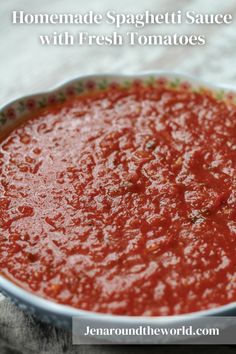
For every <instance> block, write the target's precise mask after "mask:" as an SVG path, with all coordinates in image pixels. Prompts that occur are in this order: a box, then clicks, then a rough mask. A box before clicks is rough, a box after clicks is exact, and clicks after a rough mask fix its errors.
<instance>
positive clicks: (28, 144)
mask: <svg viewBox="0 0 236 354" xmlns="http://www.w3.org/2000/svg"><path fill="white" fill-rule="evenodd" d="M0 173H1V182H0V229H1V233H0V269H1V273H2V274H3V275H4V276H6V277H8V278H10V279H12V280H13V281H14V282H16V283H18V284H20V286H22V287H23V288H25V289H28V290H30V291H32V292H33V293H35V294H37V295H39V296H42V297H45V298H48V299H51V300H54V301H56V302H59V303H62V304H68V305H71V306H74V307H77V308H81V309H86V310H93V311H98V312H105V313H113V314H127V315H172V314H180V313H187V312H192V311H197V310H203V309H209V308H213V307H216V306H219V305H222V304H226V303H229V302H231V301H235V300H236V257H235V249H236V108H235V107H234V106H233V105H230V104H226V103H224V102H223V101H217V100H216V99H215V98H213V97H212V96H211V95H210V94H207V93H193V92H189V91H184V90H182V91H181V89H177V90H173V89H167V88H164V87H163V88H161V87H160V88H155V89H154V88H150V87H146V88H144V87H132V88H130V89H122V88H118V87H117V88H114V89H107V90H105V91H103V92H94V93H89V94H85V95H83V96H80V97H72V98H70V99H69V100H68V101H67V102H65V103H57V104H54V105H52V106H51V107H49V108H42V109H38V110H36V112H35V113H33V114H32V116H31V119H29V120H28V121H27V122H25V123H24V124H22V125H21V126H19V127H18V128H16V129H15V130H14V131H12V132H11V133H10V134H9V135H8V136H7V138H5V139H4V140H3V141H2V142H1V144H0Z"/></svg>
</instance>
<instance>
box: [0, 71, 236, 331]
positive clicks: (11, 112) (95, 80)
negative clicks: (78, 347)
mask: <svg viewBox="0 0 236 354" xmlns="http://www.w3.org/2000/svg"><path fill="white" fill-rule="evenodd" d="M140 81H142V82H143V83H144V84H146V85H167V86H169V87H173V88H179V87H181V89H183V90H188V91H192V90H194V91H196V90H198V91H203V90H205V91H208V92H209V91H210V92H211V93H212V94H213V95H214V96H215V97H216V98H217V99H218V100H224V101H227V102H231V103H236V90H235V91H234V89H233V87H230V86H219V85H213V84H210V83H207V82H203V81H200V80H198V79H195V78H192V77H190V76H187V75H183V74H178V73H168V72H151V73H150V72H148V73H141V74H137V75H115V74H106V75H89V76H82V77H78V78H76V79H73V80H70V81H67V82H65V83H62V84H61V85H59V86H57V87H56V88H54V89H52V90H50V91H46V92H43V93H39V94H34V95H30V96H27V97H21V98H17V99H15V100H14V101H12V102H10V103H8V104H6V105H4V106H3V107H2V108H1V109H0V135H4V134H6V133H7V132H8V131H9V130H10V129H12V128H13V127H14V126H15V125H16V124H19V123H20V122H21V121H22V120H23V119H25V117H27V115H28V114H29V113H30V112H31V111H33V110H34V109H35V108H37V107H46V106H47V105H50V104H52V103H53V102H57V101H60V102H63V101H65V100H66V99H67V98H68V97H71V96H72V95H80V94H82V93H84V92H87V91H92V90H94V89H99V90H104V89H106V88H107V87H109V86H114V85H117V84H118V85H123V86H126V87H129V85H131V84H137V85H138V84H139V83H140ZM0 290H1V292H2V293H3V294H4V295H5V296H7V297H9V298H10V299H11V300H12V301H13V303H15V304H16V305H17V306H18V307H19V308H20V309H22V310H24V311H27V312H30V313H31V314H33V315H36V316H37V317H38V318H40V319H41V320H42V321H44V322H47V323H51V324H53V325H56V326H58V327H63V328H66V329H68V330H70V329H71V326H72V319H73V318H74V317H79V318H80V317H81V318H84V317H86V318H89V319H91V320H92V321H93V322H94V323H97V324H100V325H103V326H106V325H109V326H112V325H125V326H132V325H137V324H139V325H155V326H163V325H171V324H176V323H182V322H183V321H184V322H185V323H191V322H192V321H194V320H196V319H198V318H202V317H206V316H233V315H235V314H236V302H233V303H229V304H227V305H224V306H220V307H217V308H213V309H209V310H203V311H198V312H194V313H188V314H183V315H178V316H175V315H173V316H162V317H146V316H138V317H133V316H117V315H108V314H102V313H94V312H91V311H84V310H80V309H77V308H73V307H70V306H66V305H61V304H59V303H55V302H52V301H49V300H46V299H44V298H41V297H39V296H36V295H34V294H33V293H31V292H29V291H26V290H24V289H23V288H21V287H19V286H18V285H16V284H14V283H13V282H11V281H10V280H8V279H6V278H5V277H4V276H2V275H0Z"/></svg>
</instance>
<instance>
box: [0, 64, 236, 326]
mask: <svg viewBox="0 0 236 354" xmlns="http://www.w3.org/2000/svg"><path fill="white" fill-rule="evenodd" d="M150 76H153V77H155V78H158V77H159V78H160V77H164V78H167V79H168V78H179V79H180V80H181V81H187V82H190V83H193V84H197V85H202V86H204V87H206V88H209V89H210V90H212V91H215V90H218V89H221V90H225V91H230V92H231V91H232V92H234V93H236V87H234V86H233V85H224V84H221V83H220V84H212V83H210V82H209V81H206V80H202V79H198V78H195V77H194V76H192V75H188V74H183V73H181V72H177V71H163V70H153V71H152V70H151V71H149V70H148V71H141V72H137V73H131V74H126V73H122V74H117V73H104V74H89V75H79V76H77V77H73V78H69V79H67V80H63V81H61V82H60V83H59V84H56V85H54V86H52V88H50V89H48V90H45V91H41V92H36V93H34V94H32V95H30V94H29V95H25V96H19V97H16V98H14V99H11V100H10V101H8V102H7V103H5V104H3V105H1V107H0V112H2V111H3V110H5V109H6V108H8V107H9V106H11V105H13V104H15V103H17V102H18V101H19V100H27V99H30V98H37V97H40V96H42V95H49V94H52V93H53V92H56V91H58V90H61V89H63V88H65V87H66V86H68V85H72V84H74V83H76V82H78V81H84V80H99V79H113V80H114V79H118V80H125V79H141V80H142V79H144V78H145V77H150ZM1 290H2V291H3V293H4V295H5V294H7V296H10V297H11V298H13V299H14V298H15V299H17V300H19V301H20V302H21V303H24V304H26V305H30V306H32V307H34V308H36V309H37V310H40V311H44V312H45V313H48V314H51V315H54V316H55V315H56V316H65V317H67V318H73V317H82V316H83V317H87V318H90V319H91V318H94V319H96V320H97V321H100V322H103V321H106V323H107V322H111V323H114V322H115V323H117V324H119V323H120V324H121V323H124V322H125V323H126V324H150V323H151V324H160V323H162V324H163V323H164V324H170V323H178V322H182V321H191V320H196V319H199V318H202V317H208V316H224V315H226V314H227V313H229V312H236V301H234V302H230V303H228V304H225V305H222V306H218V307H215V308H211V309H207V310H201V311H196V312H190V313H184V314H180V315H170V316H128V315H114V314H107V313H101V312H93V311H87V310H82V309H79V308H75V307H72V306H69V305H64V304H60V303H57V302H54V301H53V300H49V299H46V298H43V297H40V296H39V295H35V294H34V293H33V292H31V291H28V290H25V289H24V288H21V287H20V286H19V285H17V284H16V283H14V282H12V281H11V280H9V279H7V278H6V277H4V276H3V275H1V274H0V292H1Z"/></svg>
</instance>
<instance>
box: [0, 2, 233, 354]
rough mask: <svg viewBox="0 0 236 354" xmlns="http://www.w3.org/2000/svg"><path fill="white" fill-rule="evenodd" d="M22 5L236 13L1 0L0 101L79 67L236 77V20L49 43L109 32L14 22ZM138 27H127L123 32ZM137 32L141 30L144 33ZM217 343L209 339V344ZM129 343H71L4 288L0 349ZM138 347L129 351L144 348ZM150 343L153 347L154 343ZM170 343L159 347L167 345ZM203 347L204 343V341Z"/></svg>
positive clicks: (159, 5) (197, 5)
mask: <svg viewBox="0 0 236 354" xmlns="http://www.w3.org/2000/svg"><path fill="white" fill-rule="evenodd" d="M19 9H20V10H24V11H25V12H28V13H29V12H45V13H51V12H58V13H62V12H63V13H66V12H82V13H83V12H86V11H88V10H90V9H93V10H94V11H97V12H101V13H104V12H105V11H107V10H108V9H113V10H115V11H117V12H118V11H124V9H125V11H127V12H134V13H137V12H142V11H144V10H147V9H149V10H151V11H153V12H156V13H158V12H162V13H163V12H167V11H169V12H173V11H176V10H178V9H180V10H182V11H183V12H185V11H187V10H192V11H196V12H203V13H207V12H215V13H218V12H223V13H231V14H233V16H235V15H236V2H235V0H224V1H218V2H216V1H214V0H180V1H178V2H177V1H175V0H159V1H156V0H145V1H142V0H136V1H133V0H125V1H124V0H120V1H119V2H116V1H114V0H112V1H111V0H100V1H99V0H90V1H89V4H88V2H85V1H82V0H67V1H66V2H65V1H63V0H51V1H48V0H40V1H39V0H35V1H30V0H24V1H23V0H12V1H7V0H2V1H1V3H0V34H1V37H0V43H1V67H0V76H1V86H0V104H4V103H5V102H7V101H10V100H12V99H13V98H15V97H19V96H22V95H27V94H31V93H33V92H38V91H42V90H45V89H48V88H50V87H52V86H55V85H56V84H58V83H60V82H62V81H63V80H67V79H68V78H72V77H76V76H78V75H82V74H90V73H104V72H118V73H131V72H133V73H134V72H137V71H146V70H166V71H178V72H183V73H186V74H190V75H194V76H196V77H198V78H201V79H204V80H209V81H214V82H218V83H224V84H231V85H235V83H236V65H235V58H236V45H235V43H236V24H235V22H233V24H231V25H223V26H217V25H201V26H197V25H192V26H189V25H186V24H183V25H181V26H178V27H176V26H172V25H171V26H170V25H165V26H161V27H160V26H159V27H158V26H155V27H154V26H152V27H151V26H148V27H147V28H145V29H143V30H142V31H141V32H142V33H155V34H158V33H159V34H162V33H174V32H178V33H183V34H191V33H197V34H205V35H206V37H207V44H206V45H205V46H201V47H199V46H198V47H180V46H176V47H160V46H158V47H138V46H134V47H128V46H127V45H124V46H122V47H105V46H103V47H98V46H90V47H89V46H87V45H85V46H83V47H78V46H73V47H61V46H57V47H45V46H42V45H41V44H40V42H39V39H38V36H39V35H40V34H45V33H51V32H53V31H58V32H61V31H65V30H67V31H70V32H71V33H74V34H76V33H77V32H78V31H79V30H81V31H89V32H90V33H97V32H98V31H101V32H104V31H106V32H108V33H109V32H110V31H111V28H110V27H109V28H108V27H106V26H101V27H98V26H92V27H91V26H90V27H89V28H88V27H85V26H79V28H78V27H76V26H69V27H68V26H64V25H60V26H52V25H47V26H39V25H13V24H11V13H12V11H13V10H19ZM127 30H134V28H128V27H124V28H122V29H121V33H125V32H126V31H127ZM141 32H140V33H141ZM211 348H212V347H211ZM124 349H125V348H124V347H120V346H113V347H111V346H103V347H99V346H93V347H92V348H91V347H90V346H81V347H73V346H72V345H71V335H70V334H69V333H66V332H64V331H62V330H59V329H56V328H54V327H50V326H47V325H45V324H42V323H40V322H39V321H38V320H37V319H35V318H33V317H32V316H29V315H27V314H25V313H23V312H22V311H20V310H18V309H17V308H16V307H15V306H14V305H12V304H11V303H10V302H9V300H7V299H5V298H4V297H3V296H2V295H0V353H3V354H4V353H9V354H10V353H11V354H13V353H16V354H17V353H18V354H21V353H22V354H23V353H24V354H27V353H44V354H46V353H50V354H51V353H77V352H79V353H94V354H95V353H109V352H111V351H112V352H114V353H118V352H120V351H123V350H124ZM212 349H213V350H214V351H215V352H216V353H221V352H222V353H225V354H227V353H231V352H233V350H234V349H233V348H232V347H230V346H227V347H217V348H212ZM141 350H143V349H142V348H141V347H133V348H132V351H134V352H137V353H139V352H141ZM145 350H149V351H150V352H153V353H154V352H156V348H154V347H148V349H146V348H145ZM170 350H171V348H170V347H164V348H162V351H163V352H165V353H169V351H170ZM194 350H200V348H199V347H192V348H191V350H190V348H189V347H188V348H187V347H184V348H182V347H181V352H182V353H188V352H189V351H194ZM201 351H202V354H204V353H205V352H207V351H208V350H207V348H206V349H205V348H201Z"/></svg>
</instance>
